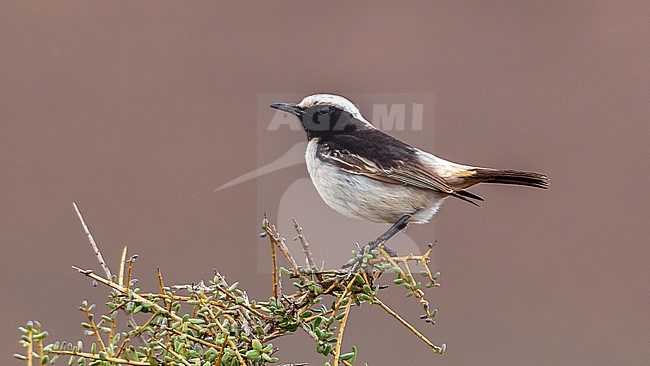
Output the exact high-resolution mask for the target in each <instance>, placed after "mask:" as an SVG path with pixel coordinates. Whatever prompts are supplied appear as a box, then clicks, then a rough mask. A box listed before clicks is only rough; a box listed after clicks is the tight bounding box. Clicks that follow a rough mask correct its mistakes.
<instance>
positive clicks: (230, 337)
mask: <svg viewBox="0 0 650 366" xmlns="http://www.w3.org/2000/svg"><path fill="white" fill-rule="evenodd" d="M75 210H76V212H77V214H78V216H79V218H80V220H81V222H82V225H83V227H84V231H85V232H86V234H87V236H88V237H89V241H90V242H91V246H92V247H93V251H94V252H95V254H96V256H97V258H98V260H99V261H100V264H101V265H102V268H103V269H104V272H105V276H100V275H97V274H95V273H94V272H93V271H92V270H87V269H82V268H79V267H73V268H75V269H76V270H77V271H79V272H80V273H81V274H83V275H85V276H87V277H89V278H91V279H92V280H93V281H94V282H96V283H98V284H102V285H104V286H107V287H109V288H110V289H111V290H112V292H111V295H110V296H109V302H108V304H107V305H108V306H109V308H110V311H109V312H108V313H107V314H106V315H102V316H101V317H98V318H96V317H95V316H94V313H93V310H94V308H95V306H94V305H88V304H87V303H86V302H84V303H83V304H82V306H81V307H80V310H82V311H83V312H84V314H85V317H86V319H85V320H86V323H84V324H82V325H83V326H84V328H86V334H87V335H89V336H92V337H93V339H94V343H92V344H91V347H90V349H89V350H88V349H87V348H85V347H84V346H83V344H82V343H81V342H78V343H77V345H73V344H71V343H66V342H62V343H61V342H55V343H52V344H47V345H45V344H44V341H43V340H44V339H45V337H46V336H47V332H44V331H42V330H41V326H40V324H38V322H29V323H28V325H27V326H26V327H21V332H23V334H24V335H23V338H22V341H21V343H22V344H23V345H24V346H25V347H26V348H27V351H28V352H27V355H25V356H23V355H15V356H16V357H17V358H19V359H21V360H25V361H26V362H27V365H30V366H31V365H32V362H33V361H34V359H39V360H40V361H41V362H45V363H47V362H50V363H54V362H55V361H56V359H58V358H59V357H61V356H65V357H69V358H72V361H70V362H74V359H76V360H77V361H78V362H79V364H83V365H86V362H88V363H89V364H90V365H95V364H97V365H99V364H102V365H104V364H106V365H149V364H158V365H164V364H182V365H218V366H222V365H223V366H232V365H266V364H270V363H274V362H277V361H278V359H277V357H274V356H273V355H274V353H275V352H276V351H277V348H274V347H273V345H272V344H271V343H270V341H271V340H272V339H275V338H278V337H281V336H283V335H288V334H292V333H294V332H295V331H296V330H297V329H302V330H304V331H305V332H306V333H307V334H308V335H309V337H311V338H312V339H313V340H314V341H315V343H316V350H317V352H319V353H321V354H323V355H325V356H327V357H329V360H330V361H331V362H332V364H333V365H339V364H343V365H345V366H351V365H353V364H354V362H355V359H356V357H357V349H356V347H354V346H353V347H352V348H351V351H348V352H345V351H343V349H344V347H343V339H344V334H345V329H346V324H347V321H348V318H349V317H350V313H351V308H352V307H353V306H356V307H358V306H361V305H362V304H368V305H370V306H372V305H377V306H379V307H380V308H381V309H383V310H384V311H385V312H386V313H387V314H388V315H390V316H391V317H393V318H395V319H397V320H398V321H399V322H400V324H402V325H403V326H405V327H406V328H407V329H409V330H410V331H411V332H412V333H413V334H414V335H415V336H416V337H417V338H419V339H420V340H422V341H423V342H424V343H425V344H426V345H427V346H428V347H429V348H430V349H431V350H433V351H434V352H435V353H440V354H441V353H443V352H444V351H445V349H446V346H445V344H444V343H443V344H441V345H436V344H434V343H433V342H431V341H430V340H429V339H428V338H427V337H425V336H424V335H423V334H422V333H421V332H420V331H418V330H417V329H416V328H415V327H414V326H413V325H411V324H410V323H408V322H407V321H406V320H404V318H403V317H402V316H400V315H399V314H398V313H397V312H396V311H394V310H393V309H391V308H390V307H389V306H388V305H386V304H385V303H384V302H383V301H381V300H380V299H379V290H380V289H381V288H385V287H386V286H380V285H379V284H377V282H378V278H379V276H380V275H381V274H382V273H394V274H395V279H394V280H393V282H394V283H395V284H396V285H402V286H404V287H405V288H406V289H407V296H412V297H415V298H416V299H417V300H418V301H419V302H420V304H421V305H422V307H423V309H424V314H423V315H421V316H420V318H421V319H423V320H424V321H425V322H427V323H430V324H433V320H432V318H433V317H435V315H436V313H437V311H436V310H435V309H434V310H431V309H430V308H429V302H428V301H427V300H426V299H425V292H424V291H423V290H422V289H421V284H420V282H418V281H416V280H415V278H414V275H413V273H414V272H413V270H412V266H413V265H415V266H418V267H420V268H421V270H420V274H421V275H422V276H423V277H424V278H425V279H426V281H427V284H426V287H437V286H439V283H438V282H437V280H438V279H439V277H440V274H439V273H435V274H432V273H431V271H430V269H429V267H428V264H429V262H430V255H431V251H432V247H433V246H432V245H430V246H429V248H428V250H427V251H426V252H425V253H424V254H422V255H414V254H409V255H407V256H403V257H391V256H390V255H388V253H387V252H386V251H385V250H384V249H383V248H382V247H381V246H379V247H378V248H377V249H374V250H371V251H370V252H368V253H362V254H361V261H360V262H359V263H360V266H359V267H360V268H359V270H358V271H350V270H348V269H318V268H317V267H316V264H315V261H314V259H313V256H312V254H311V252H310V250H309V244H308V241H307V239H306V237H305V235H304V233H303V230H302V228H301V227H300V225H299V224H298V222H297V221H295V220H294V228H295V230H296V233H297V236H296V240H298V241H299V242H300V245H301V247H302V251H303V254H304V256H305V260H306V267H301V266H299V265H298V262H297V261H296V260H295V259H294V257H293V256H292V254H291V253H290V251H289V249H288V248H287V246H286V241H285V239H284V238H283V237H282V236H281V235H280V233H279V232H278V230H277V228H276V227H275V226H273V225H271V224H270V223H269V221H268V219H266V218H265V219H264V221H263V222H262V229H263V236H266V237H268V239H269V244H270V246H271V253H272V256H273V261H272V265H273V281H272V285H273V287H272V293H273V295H272V296H271V297H270V298H269V300H268V301H252V300H250V301H249V299H248V295H247V294H246V292H245V291H243V290H241V289H239V288H238V283H237V282H235V283H228V282H226V279H225V277H224V276H222V275H220V274H219V273H215V275H214V278H213V279H212V280H211V281H208V282H203V281H201V282H199V283H197V284H190V285H173V286H166V285H165V283H164V281H163V275H162V273H161V271H160V269H157V270H156V275H157V279H158V289H157V291H155V292H151V293H146V292H141V291H140V289H139V288H137V287H135V283H136V282H137V280H135V279H133V278H132V275H133V263H134V261H135V258H137V256H132V257H131V258H129V259H127V250H126V248H124V251H123V252H122V256H121V260H120V270H119V275H118V276H116V277H113V276H111V274H110V273H111V272H110V270H109V269H108V266H106V264H105V263H104V262H103V258H102V255H101V252H100V251H99V248H98V247H97V244H96V243H95V240H94V238H93V237H92V235H91V234H90V230H89V229H88V227H87V226H86V224H85V222H84V220H83V217H82V216H81V213H80V211H79V209H78V208H77V206H76V204H75ZM276 250H277V251H279V252H280V253H281V254H282V256H283V257H284V258H285V259H286V261H287V263H288V265H289V268H283V267H278V262H277V258H276V255H275V253H276ZM355 256H356V257H355V258H357V259H359V255H358V254H355ZM283 277H285V278H288V279H297V282H294V283H293V285H294V286H295V290H294V291H293V292H292V293H287V294H283V293H282V290H281V285H282V278H283ZM325 297H331V298H333V299H334V301H333V302H332V305H331V306H330V307H327V306H325V305H323V303H324V302H325V301H324V298H325ZM118 310H121V311H122V312H124V313H126V314H127V319H128V320H129V324H131V329H130V330H129V331H120V330H119V327H118V326H117V318H118ZM137 314H148V317H147V318H143V320H145V319H146V321H144V323H143V324H142V326H139V325H137V324H136V323H135V320H134V316H135V315H137ZM97 319H99V321H98V320H97ZM100 333H106V334H108V339H107V340H103V339H102V337H100ZM136 338H138V339H140V340H141V341H140V342H139V343H138V344H136V343H134V342H133V340H134V339H136ZM287 365H289V364H287ZM291 365H304V364H302V363H293V364H291ZM326 365H329V362H328V363H326Z"/></svg>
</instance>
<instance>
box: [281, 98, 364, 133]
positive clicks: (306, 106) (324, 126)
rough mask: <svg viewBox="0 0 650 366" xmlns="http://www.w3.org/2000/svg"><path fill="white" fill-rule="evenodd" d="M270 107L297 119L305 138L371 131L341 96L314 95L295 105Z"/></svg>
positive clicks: (356, 109)
mask: <svg viewBox="0 0 650 366" xmlns="http://www.w3.org/2000/svg"><path fill="white" fill-rule="evenodd" d="M271 108H274V109H278V110H281V111H283V112H287V113H291V114H293V115H294V116H296V117H298V119H300V122H301V123H302V127H303V128H304V129H305V132H306V133H307V138H308V139H312V138H316V137H324V136H331V135H336V134H340V133H346V132H348V131H350V130H351V129H361V128H374V127H373V126H372V124H370V122H368V121H367V120H366V119H365V118H363V116H362V115H361V112H359V108H357V107H356V106H355V105H354V103H352V102H351V101H349V100H347V99H345V98H343V97H342V96H340V95H333V94H314V95H309V96H306V97H305V98H303V99H302V100H301V101H300V102H299V103H297V104H290V103H273V104H271Z"/></svg>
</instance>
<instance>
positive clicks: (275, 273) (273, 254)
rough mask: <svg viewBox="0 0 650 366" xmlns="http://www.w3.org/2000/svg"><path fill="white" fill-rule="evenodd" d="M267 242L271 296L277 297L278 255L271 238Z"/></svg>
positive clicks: (278, 296)
mask: <svg viewBox="0 0 650 366" xmlns="http://www.w3.org/2000/svg"><path fill="white" fill-rule="evenodd" d="M264 220H267V219H266V217H265V218H264ZM267 235H268V234H267ZM269 244H270V245H271V262H272V265H273V297H274V298H276V299H279V298H280V286H279V280H278V255H277V252H276V250H275V243H273V240H269Z"/></svg>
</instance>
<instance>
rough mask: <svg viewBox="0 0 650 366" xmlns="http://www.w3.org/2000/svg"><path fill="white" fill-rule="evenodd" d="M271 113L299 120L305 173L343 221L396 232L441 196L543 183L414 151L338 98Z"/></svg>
mask: <svg viewBox="0 0 650 366" xmlns="http://www.w3.org/2000/svg"><path fill="white" fill-rule="evenodd" d="M271 108H275V109H278V110H281V111H284V112H287V113H291V114H293V115H295V116H296V117H298V118H299V119H300V121H301V123H302V126H303V127H304V129H305V132H306V133H307V139H308V141H309V143H308V145H307V146H308V147H307V152H306V154H305V160H306V162H307V169H308V171H309V175H310V177H311V180H312V182H313V183H314V186H315V187H316V190H317V191H318V193H319V194H320V196H321V197H322V198H323V200H324V201H325V203H327V204H328V205H329V206H330V207H331V208H333V209H334V210H336V211H338V212H339V213H340V214H342V215H344V216H347V217H350V218H354V219H361V220H367V221H372V222H380V223H391V224H395V225H393V226H394V227H396V229H397V230H396V231H399V230H401V229H402V228H404V227H405V226H406V223H407V222H412V223H417V224H421V223H426V222H428V221H429V220H430V219H431V217H432V216H433V215H434V214H435V213H436V211H438V208H439V207H440V205H441V204H442V201H443V200H444V199H445V198H447V197H455V198H458V199H461V200H463V201H467V202H470V203H473V204H476V201H483V199H482V198H481V197H479V196H477V195H475V194H473V193H470V192H468V191H466V189H467V188H469V187H471V186H473V185H476V184H478V183H503V184H515V185H522V186H530V187H537V188H548V186H549V180H548V178H547V176H546V175H544V174H540V173H534V172H525V171H518V170H509V169H491V168H481V167H476V166H470V165H463V164H457V163H453V162H451V161H447V160H444V159H441V158H439V157H437V156H435V155H433V154H430V153H428V152H426V151H423V150H420V149H418V148H416V147H413V146H411V145H409V144H407V143H405V142H403V141H400V140H398V139H396V138H394V137H392V136H390V135H388V134H387V133H384V132H382V131H380V130H378V129H377V128H375V127H374V126H373V125H372V124H371V123H370V122H368V120H366V119H365V118H364V117H363V116H362V115H361V112H360V111H359V109H358V108H357V107H356V106H355V105H354V104H353V103H352V102H350V101H349V100H347V99H345V98H344V97H342V96H338V95H332V94H315V95H310V96H307V97H305V98H304V99H303V100H301V101H300V102H299V103H297V104H288V103H274V104H272V105H271ZM385 234H386V233H385ZM393 235H394V233H393ZM390 236H392V235H390Z"/></svg>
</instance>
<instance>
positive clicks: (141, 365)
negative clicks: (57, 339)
mask: <svg viewBox="0 0 650 366" xmlns="http://www.w3.org/2000/svg"><path fill="white" fill-rule="evenodd" d="M51 352H52V353H53V354H55V355H61V356H75V357H83V358H88V359H91V360H101V358H100V357H99V354H94V353H88V352H78V351H67V350H52V351H51ZM103 360H104V361H108V362H111V363H114V364H116V365H134V366H149V365H151V363H150V362H149V361H129V360H127V359H124V358H117V357H111V356H105V358H104V359H103Z"/></svg>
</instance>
